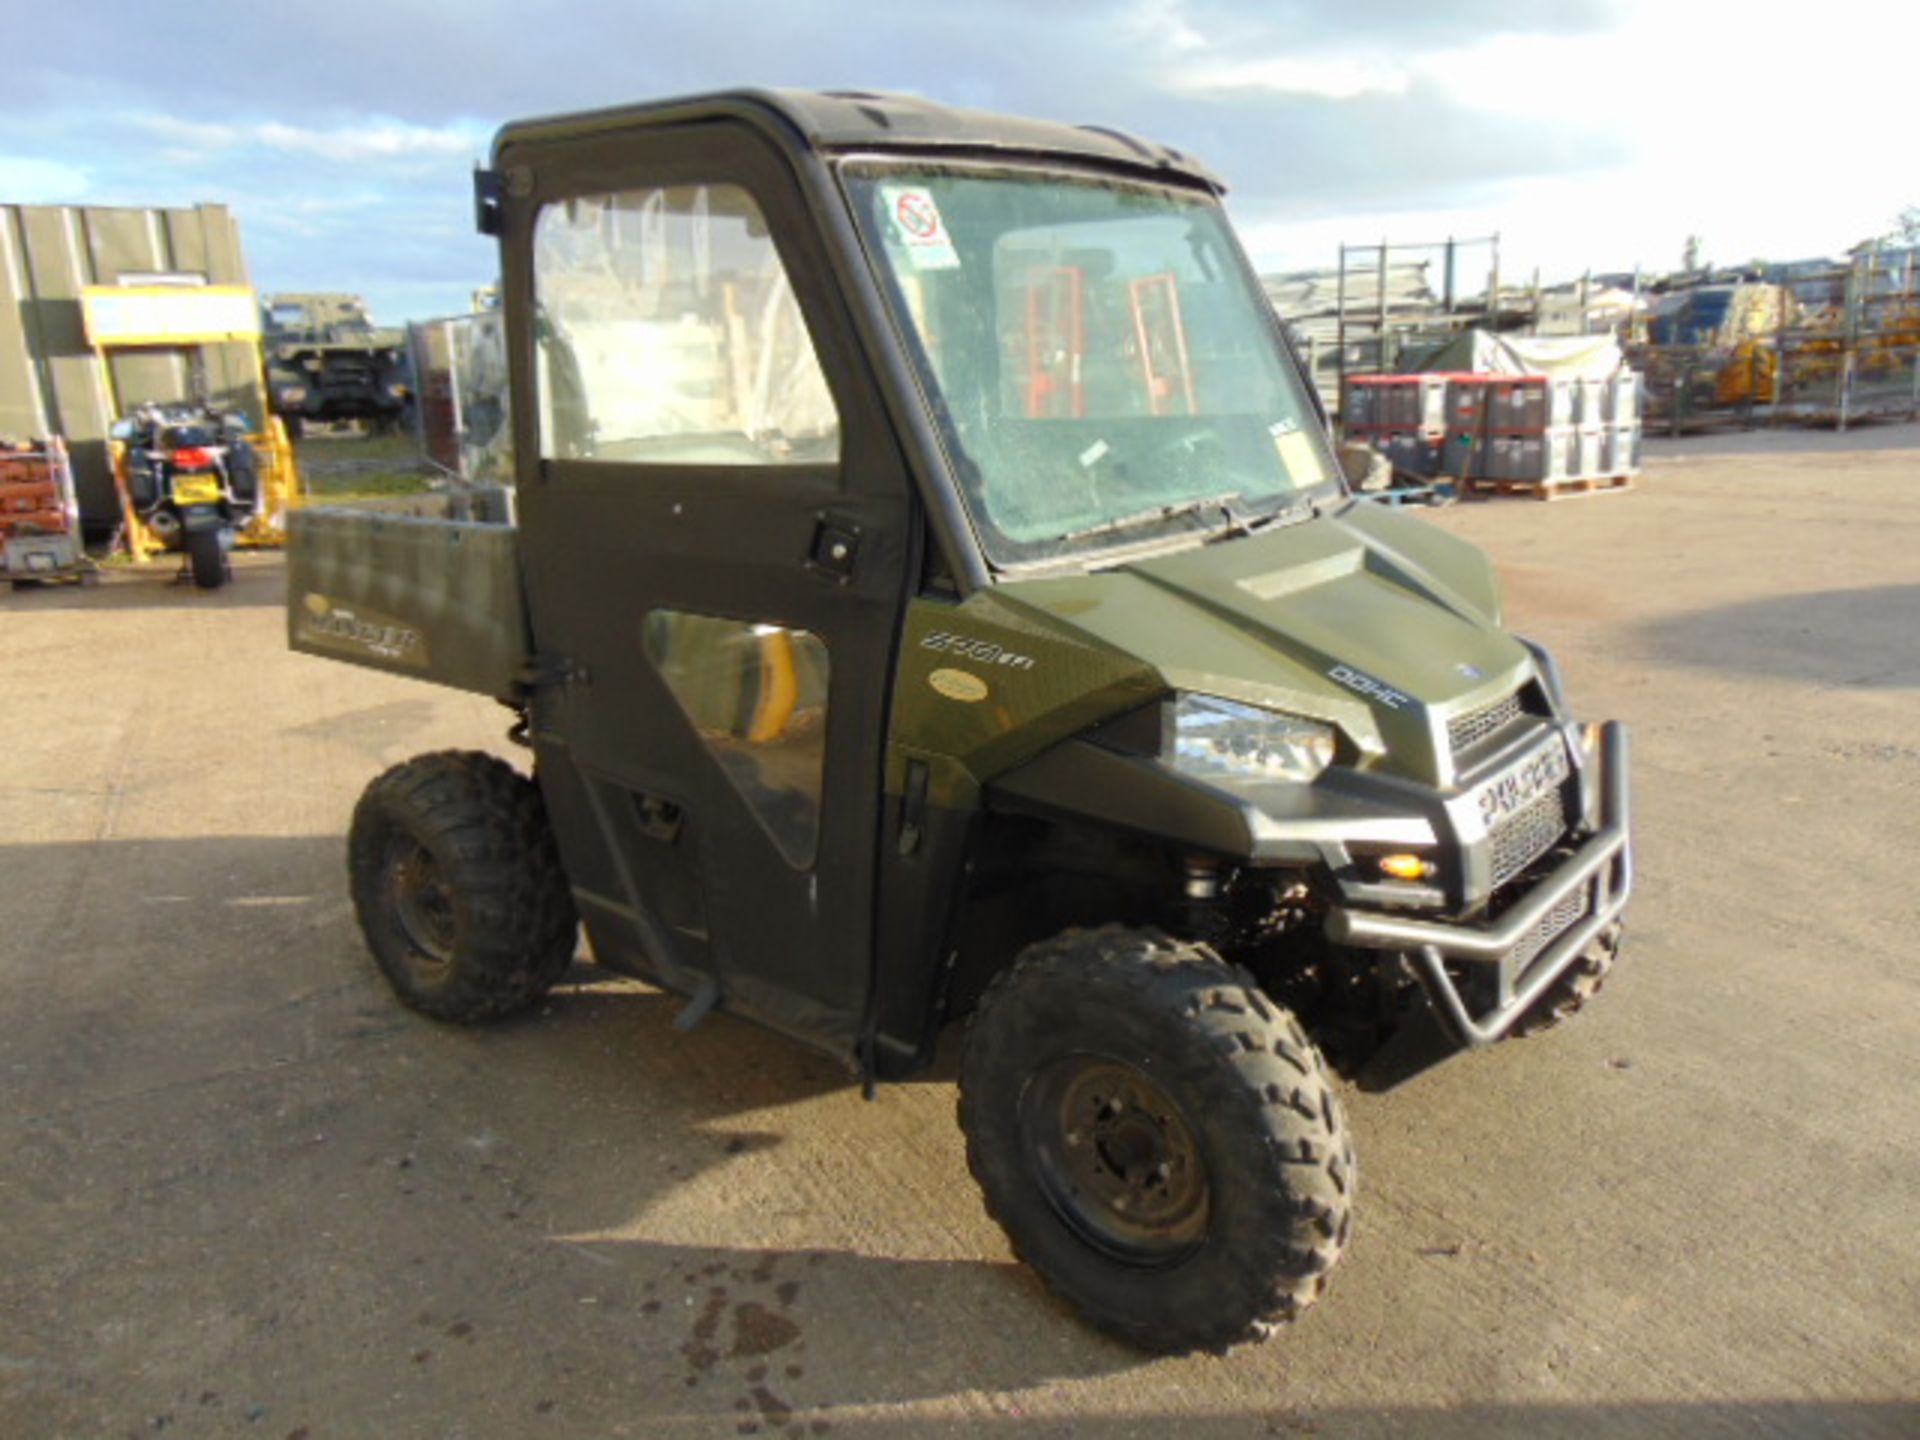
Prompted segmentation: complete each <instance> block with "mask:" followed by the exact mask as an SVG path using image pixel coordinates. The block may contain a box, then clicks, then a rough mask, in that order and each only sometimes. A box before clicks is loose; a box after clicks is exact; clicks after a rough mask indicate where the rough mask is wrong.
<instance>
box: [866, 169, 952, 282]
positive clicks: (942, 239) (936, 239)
mask: <svg viewBox="0 0 1920 1440" xmlns="http://www.w3.org/2000/svg"><path fill="white" fill-rule="evenodd" d="M880 199H881V201H882V203H884V204H885V205H886V207H887V219H888V220H889V222H891V224H892V225H893V233H894V235H895V237H896V238H897V239H898V240H899V241H900V243H901V244H902V245H904V246H905V247H906V251H907V258H908V259H909V260H911V261H912V262H913V267H914V269H916V270H953V269H957V268H958V267H959V264H960V256H959V255H958V254H957V253H956V252H955V251H954V248H953V239H952V237H951V236H949V235H948V234H947V226H946V222H945V221H944V220H942V219H941V218H940V207H939V206H938V205H936V204H935V203H934V200H933V192H932V191H931V190H927V189H925V188H923V187H921V186H918V185H883V186H881V187H880Z"/></svg>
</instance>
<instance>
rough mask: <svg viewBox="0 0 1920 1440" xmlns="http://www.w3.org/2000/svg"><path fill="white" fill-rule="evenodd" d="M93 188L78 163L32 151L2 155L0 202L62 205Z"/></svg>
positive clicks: (80, 196) (0, 162)
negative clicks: (41, 157)
mask: <svg viewBox="0 0 1920 1440" xmlns="http://www.w3.org/2000/svg"><path fill="white" fill-rule="evenodd" d="M91 188H92V185H91V181H90V177H89V176H88V174H87V172H86V171H85V170H83V169H81V168H80V167H79V166H78V165H65V164H62V163H61V162H60V161H58V160H42V159H39V158H37V157H35V156H31V155H0V204H7V205H63V204H66V203H68V202H70V201H75V200H81V199H84V198H85V197H86V195H87V192H88V191H89V190H90V189H91Z"/></svg>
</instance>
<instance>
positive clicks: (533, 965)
mask: <svg viewBox="0 0 1920 1440" xmlns="http://www.w3.org/2000/svg"><path fill="white" fill-rule="evenodd" d="M347 869H348V874H349V878H350V881H351V888H352V891H353V906H354V910H355V912H356V914H358V916H359V918H360V929H361V931H362V932H363V933H364V934H365V935H366V939H367V947H368V948H369V949H370V950H372V951H373V957H374V959H375V960H376V961H377V962H378V963H379V965H380V968H381V970H382V971H384V972H385V974H386V977H387V980H388V981H389V982H390V983H391V984H392V986H393V988H394V991H395V992H396V993H397V994H398V995H399V997H400V999H401V1000H402V1001H403V1002H404V1003H406V1004H407V1005H409V1006H411V1007H412V1008H413V1009H415V1010H418V1011H420V1012H421V1013H422V1014H425V1015H431V1016H433V1017H434V1018H435V1019H438V1020H455V1021H460V1022H462V1023H473V1022H476V1021H481V1020H491V1019H494V1018H496V1017H498V1016H502V1015H507V1014H511V1013H512V1012H513V1011H515V1010H520V1009H523V1008H525V1007H526V1006H528V1005H530V1004H532V1003H533V1002H534V1001H535V1000H538V999H539V998H540V997H541V996H542V995H544V994H545V993H546V992H547V991H548V990H549V989H550V988H551V987H552V985H553V983H554V982H555V981H556V980H558V979H559V978H560V977H561V975H563V974H564V973H565V972H566V969H567V966H568V965H569V964H571V963H572V960H573V952H574V942H575V938H576V933H577V926H578V922H577V917H576V916H575V913H574V908H573V897H572V895H571V894H570V893H569V891H568V889H567V880H566V873H565V871H564V870H563V869H562V868H561V864H560V852H559V849H558V847H557V846H556V845H555V843H554V838H553V830H552V827H551V826H550V825H549V824H548V822H547V813H546V807H545V806H544V805H543V804H542V803H541V800H540V792H539V790H538V788H536V786H535V785H534V783H533V782H532V781H531V780H528V779H527V778H526V777H524V776H522V775H521V774H519V773H518V772H517V771H515V770H514V769H513V767H512V766H510V765H508V764H506V763H505V762H504V761H501V760H496V759H495V758H493V757H492V756H491V755H482V754H478V753H475V752H472V751H461V750H446V751H441V752H439V753H436V754H432V755H421V756H418V757H417V758H415V759H412V760H409V761H407V762H406V763H405V764H402V765H396V766H395V767H394V768H393V769H391V770H389V771H387V772H386V774H384V775H382V776H380V778H379V779H377V780H375V781H374V782H373V783H372V784H371V785H369V786H368V787H367V790H366V793H365V794H364V795H362V796H361V797H360V803H359V804H358V805H357V806H356V807H355V808H354V812H353V828H352V830H351V831H350V832H349V835H348V839H347Z"/></svg>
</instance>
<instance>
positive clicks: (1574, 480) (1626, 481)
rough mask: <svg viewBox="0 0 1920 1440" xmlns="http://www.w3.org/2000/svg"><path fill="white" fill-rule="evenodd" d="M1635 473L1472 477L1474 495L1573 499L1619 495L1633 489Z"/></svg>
mask: <svg viewBox="0 0 1920 1440" xmlns="http://www.w3.org/2000/svg"><path fill="white" fill-rule="evenodd" d="M1633 478H1634V477H1633V476H1632V475H1581V476H1577V477H1575V476H1567V477H1563V478H1561V479H1558V480H1484V479H1481V480H1469V481H1467V489H1468V491H1469V492H1470V493H1472V494H1475V495H1531V496H1532V497H1533V498H1534V499H1536V500H1570V499H1572V498H1574V497H1575V496H1577V495H1620V494H1624V493H1625V492H1627V491H1629V490H1631V489H1633Z"/></svg>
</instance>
